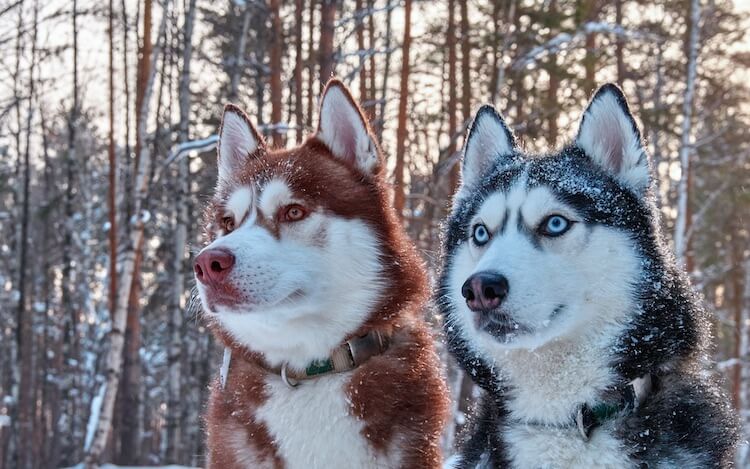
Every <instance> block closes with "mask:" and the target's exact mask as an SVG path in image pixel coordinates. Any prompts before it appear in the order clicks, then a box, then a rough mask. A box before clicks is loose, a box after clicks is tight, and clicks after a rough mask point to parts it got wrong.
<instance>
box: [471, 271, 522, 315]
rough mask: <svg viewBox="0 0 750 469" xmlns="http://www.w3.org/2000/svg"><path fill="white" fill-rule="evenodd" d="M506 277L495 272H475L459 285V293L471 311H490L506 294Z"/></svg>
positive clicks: (498, 304) (507, 286)
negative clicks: (461, 285)
mask: <svg viewBox="0 0 750 469" xmlns="http://www.w3.org/2000/svg"><path fill="white" fill-rule="evenodd" d="M509 288H510V287H509V285H508V279H507V278H505V275H500V274H498V273H495V272H477V273H476V274H474V275H472V276H471V277H469V278H468V279H467V280H466V282H464V285H463V287H461V294H462V295H463V296H464V298H466V304H467V305H468V306H469V309H471V310H472V311H490V310H492V309H495V308H497V307H498V306H500V303H502V302H503V300H504V299H505V297H507V296H508V289H509Z"/></svg>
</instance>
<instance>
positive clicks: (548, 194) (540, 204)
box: [474, 177, 566, 230]
mask: <svg viewBox="0 0 750 469" xmlns="http://www.w3.org/2000/svg"><path fill="white" fill-rule="evenodd" d="M560 205H566V204H565V203H564V201H562V200H559V198H558V197H557V195H556V194H555V193H554V192H553V191H552V190H551V189H550V188H549V187H548V186H545V185H535V186H530V185H529V183H528V178H526V177H523V178H520V179H519V180H517V182H516V183H515V184H513V185H511V186H510V187H509V188H507V189H504V190H499V191H495V192H493V193H491V194H490V195H489V196H487V197H486V198H485V199H484V201H483V202H482V203H481V205H480V206H479V209H478V210H477V212H476V215H475V217H474V218H475V219H476V220H481V221H482V223H484V224H485V225H486V226H487V227H488V228H489V229H490V230H495V229H497V228H498V227H499V226H500V225H501V224H502V223H503V222H505V221H507V220H508V219H512V221H514V220H516V219H517V214H519V213H520V214H521V215H522V216H523V219H524V220H527V221H532V220H536V219H537V218H539V217H540V216H541V215H544V214H545V213H546V212H548V211H549V210H551V209H553V208H555V207H557V206H560ZM540 214H541V215H540Z"/></svg>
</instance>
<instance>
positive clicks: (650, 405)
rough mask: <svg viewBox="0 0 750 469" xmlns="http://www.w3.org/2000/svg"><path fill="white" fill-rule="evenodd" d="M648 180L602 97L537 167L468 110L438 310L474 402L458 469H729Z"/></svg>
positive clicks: (723, 410) (705, 321)
mask: <svg viewBox="0 0 750 469" xmlns="http://www.w3.org/2000/svg"><path fill="white" fill-rule="evenodd" d="M652 178H653V176H652V173H651V170H650V168H649V161H648V157H647V155H646V151H645V149H644V147H643V142H642V140H641V135H640V132H639V130H638V127H637V125H636V123H635V120H634V119H633V116H632V115H631V113H630V110H629V108H628V105H627V102H626V100H625V97H624V96H623V94H622V92H621V91H620V89H619V88H617V87H616V86H615V85H611V84H609V85H605V86H603V87H602V88H600V89H599V90H598V91H597V93H596V94H595V95H594V97H593V99H592V100H591V102H590V104H589V106H588V108H587V109H586V111H585V113H584V115H583V119H582V121H581V124H580V128H579V130H578V134H577V137H576V138H575V141H574V142H573V143H572V144H571V145H569V146H567V147H565V148H563V149H562V150H561V151H559V152H557V153H552V154H549V155H543V156H538V157H537V156H533V157H532V156H530V155H527V154H524V153H523V152H522V151H521V150H520V149H519V148H518V147H517V146H516V144H515V140H514V136H513V134H512V132H511V131H510V130H509V129H508V127H507V126H506V125H505V123H504V122H503V119H502V118H501V117H500V115H498V113H497V112H496V111H495V110H494V109H493V108H492V107H491V106H484V107H482V108H481V109H480V110H479V112H478V114H477V116H476V118H475V120H474V123H473V124H472V126H471V130H470V131H469V134H468V137H467V140H466V144H465V147H464V157H463V164H462V183H461V187H460V189H459V191H458V193H457V195H456V198H455V201H454V204H453V210H452V213H451V215H450V217H449V220H448V221H447V226H446V230H445V233H444V265H443V269H442V274H441V281H440V282H441V285H440V297H439V300H440V301H439V303H440V307H441V309H442V312H443V314H444V315H445V317H446V321H445V324H446V326H445V327H446V333H447V337H448V341H449V346H450V348H451V350H452V352H453V353H454V354H455V355H456V356H457V357H458V359H459V361H460V362H461V364H462V365H463V366H464V368H465V369H466V370H467V372H469V373H471V374H472V375H473V376H474V378H475V380H476V381H477V382H478V383H479V384H480V385H481V386H482V387H483V388H484V389H485V391H486V394H485V396H484V398H483V402H482V404H481V410H480V412H479V415H478V417H477V420H476V427H475V429H474V432H473V434H472V436H471V438H470V439H469V440H468V442H467V444H466V446H465V447H464V448H463V451H462V453H461V456H460V462H459V466H460V467H477V466H478V467H514V468H570V467H575V468H592V467H603V468H630V467H632V468H638V467H651V468H654V467H656V468H699V467H700V468H705V467H728V466H731V465H732V457H733V453H734V446H735V443H736V441H737V438H738V430H737V428H738V424H737V419H736V417H735V416H734V415H733V412H732V410H731V409H730V406H729V404H728V401H727V398H726V397H725V396H724V395H723V394H722V392H721V390H720V387H719V385H718V384H717V382H716V381H715V380H714V379H712V378H711V377H710V375H709V374H708V373H707V370H706V366H705V360H706V355H707V347H708V344H709V338H710V337H709V316H708V314H707V312H706V311H705V310H704V308H703V306H701V304H700V301H699V300H698V298H697V297H696V295H695V294H694V293H693V291H692V290H691V287H690V286H689V283H688V280H687V278H686V276H685V274H684V273H683V272H682V271H680V269H679V268H678V267H677V266H676V263H675V260H674V259H673V257H672V256H671V254H669V251H668V248H667V246H666V244H665V243H664V241H663V239H662V235H661V233H660V229H659V216H658V211H657V209H656V205H655V203H654V197H653V189H652V183H653V181H652Z"/></svg>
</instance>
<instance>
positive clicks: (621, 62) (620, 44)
mask: <svg viewBox="0 0 750 469" xmlns="http://www.w3.org/2000/svg"><path fill="white" fill-rule="evenodd" d="M615 23H617V26H622V0H616V1H615ZM616 41H617V42H616V43H615V45H616V49H615V57H616V60H617V83H618V84H619V85H620V86H622V83H623V81H624V80H625V57H624V53H625V41H624V40H623V38H622V35H619V34H618V35H617V39H616Z"/></svg>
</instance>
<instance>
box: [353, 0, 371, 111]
mask: <svg viewBox="0 0 750 469" xmlns="http://www.w3.org/2000/svg"><path fill="white" fill-rule="evenodd" d="M354 10H355V11H354V16H355V18H356V19H355V21H356V24H357V26H356V30H357V49H359V102H360V103H361V105H362V109H363V110H364V111H365V115H369V114H368V112H367V108H368V106H367V66H366V65H367V60H366V59H365V54H364V53H365V23H364V10H363V8H362V0H357V1H356V2H355V3H354Z"/></svg>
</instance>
